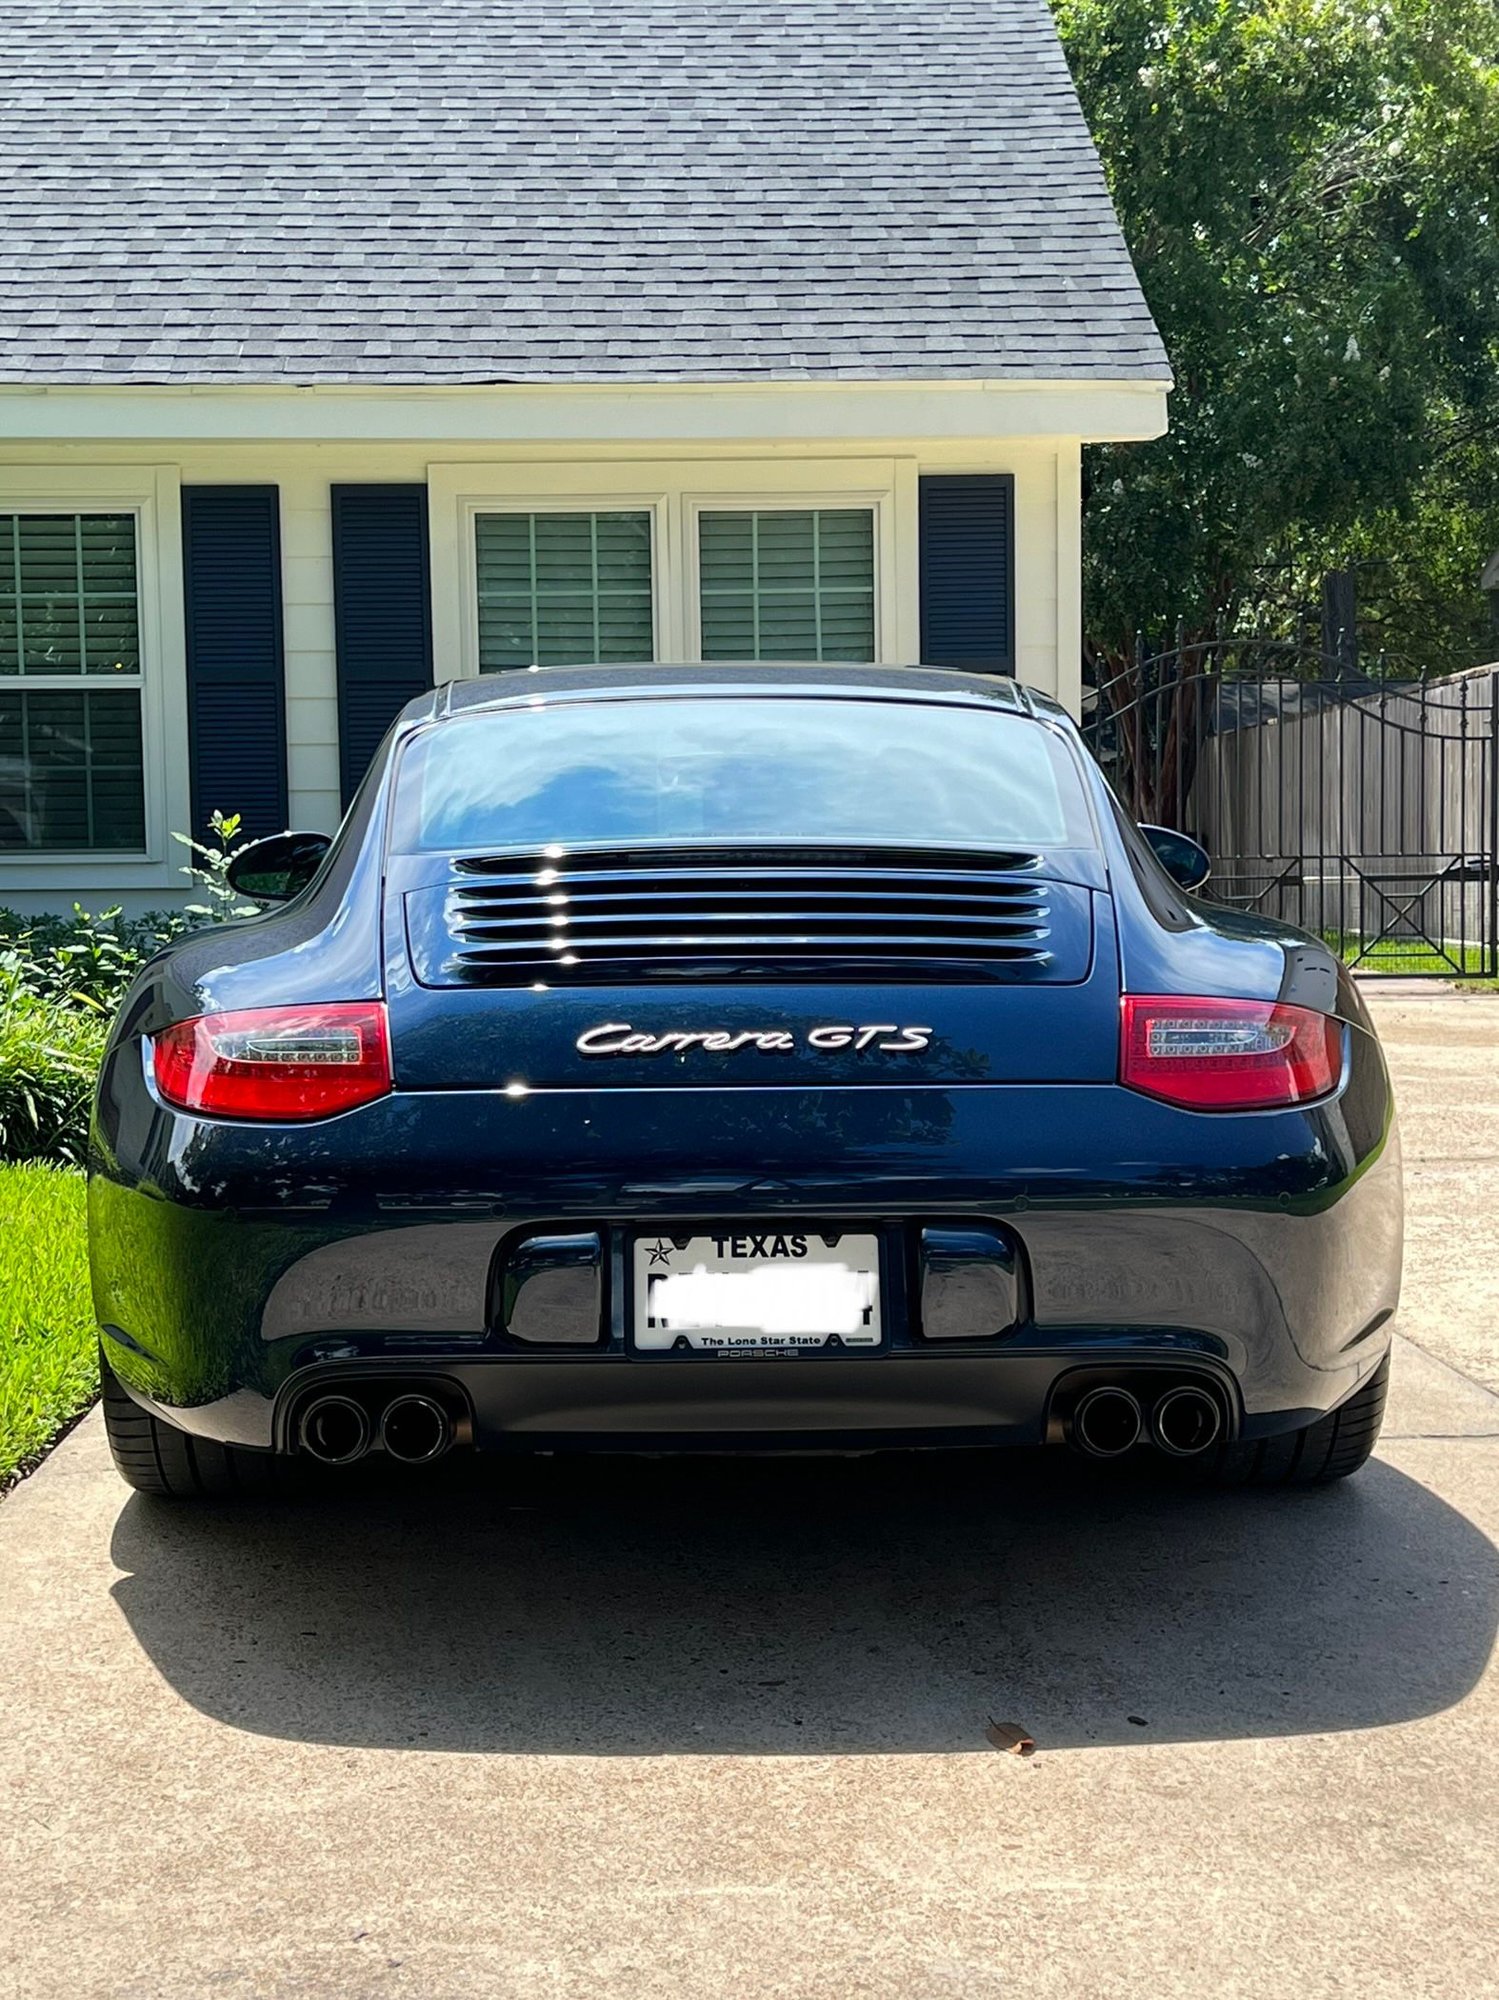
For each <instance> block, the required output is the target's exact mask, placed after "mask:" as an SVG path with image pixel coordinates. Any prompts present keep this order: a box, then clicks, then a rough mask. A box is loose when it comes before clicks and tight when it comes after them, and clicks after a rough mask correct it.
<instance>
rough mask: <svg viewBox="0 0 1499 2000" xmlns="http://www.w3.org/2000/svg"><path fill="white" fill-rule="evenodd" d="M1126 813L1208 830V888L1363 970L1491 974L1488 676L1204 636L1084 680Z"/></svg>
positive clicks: (1496, 800) (1493, 890) (1496, 963)
mask: <svg viewBox="0 0 1499 2000" xmlns="http://www.w3.org/2000/svg"><path fill="white" fill-rule="evenodd" d="M1084 730H1085V733H1086V735H1087V737H1088V740H1089V742H1090V745H1091V747H1092V749H1093V751H1094V754H1095V755H1096V756H1097V757H1098V759H1099V761H1100V763H1101V764H1102V765H1103V767H1104V769H1105V771H1106V772H1107V773H1108V775H1109V777H1110V779H1111V780H1112V782H1113V784H1114V786H1115V789H1116V790H1117V792H1118V793H1119V796H1120V798H1121V800H1122V801H1123V802H1124V804H1125V806H1126V807H1127V808H1128V809H1129V810H1130V811H1131V812H1132V813H1134V815H1135V817H1136V818H1138V819H1141V820H1146V821H1154V822H1155V823H1156V824H1159V825H1164V826H1173V827H1177V828H1179V829H1180V830H1181V831H1182V832H1184V833H1189V834H1191V835H1192V836H1193V837H1194V838H1195V839H1197V840H1200V841H1201V842H1202V844H1203V846H1204V847H1206V848H1207V850H1208V852H1209V853H1210V854H1211V856H1212V858H1213V871H1214V873H1213V882H1212V884H1210V886H1209V889H1208V892H1207V893H1208V894H1209V895H1211V896H1214V897H1216V898H1217V899H1218V900H1219V901H1221V902H1225V903H1230V904H1234V905H1236V906H1237V907H1239V908H1240V909H1244V910H1251V911H1259V912H1262V913H1263V914H1265V915H1267V916H1273V917H1281V918H1285V919H1286V920H1288V921H1289V922H1292V923H1295V924H1298V925H1300V926H1301V927H1302V928H1303V929H1304V930H1309V931H1313V932H1316V933H1319V934H1320V935H1321V936H1322V937H1324V938H1326V939H1327V940H1328V941H1329V943H1331V944H1333V945H1334V947H1335V948H1336V949H1337V950H1338V951H1340V952H1341V953H1342V955H1343V956H1344V957H1345V958H1346V959H1347V960H1348V962H1349V963H1350V965H1352V966H1354V967H1355V968H1357V969H1358V970H1360V971H1365V972H1401V973H1409V974H1415V975H1418V976H1421V975H1428V976H1433V977H1451V976H1452V975H1453V974H1481V975H1495V974H1499V873H1496V850H1499V788H1496V783H1495V779H1496V771H1495V760H1496V751H1499V668H1496V667H1483V668H1475V669H1474V670H1472V671H1471V672H1469V673H1465V674H1456V675H1450V676H1446V677H1444V678H1441V679H1394V678H1384V677H1381V676H1363V675H1360V674H1358V673H1357V672H1350V671H1349V670H1348V664H1347V660H1346V656H1342V657H1340V656H1339V655H1338V654H1326V653H1321V652H1310V651H1308V650H1307V649H1306V648H1304V647H1300V646H1295V645H1289V644H1287V645H1281V644H1278V643H1276V642H1273V641H1265V640H1260V639H1247V640H1246V639H1240V640H1230V639H1223V638H1215V639H1211V640H1204V641H1202V642H1200V643H1196V644H1182V645H1178V646H1175V647H1173V648H1172V649H1171V650H1170V651H1168V652H1164V653H1159V654H1155V655H1147V654H1146V653H1145V652H1144V650H1143V648H1142V649H1138V650H1137V653H1136V657H1135V659H1134V661H1133V662H1132V663H1131V664H1130V665H1129V666H1128V667H1126V668H1125V669H1124V670H1123V671H1121V672H1119V673H1117V674H1115V675H1114V676H1113V677H1112V678H1110V679H1107V680H1105V681H1104V682H1103V683H1102V684H1101V685H1100V686H1099V687H1098V688H1097V689H1096V690H1093V691H1091V693H1090V696H1089V700H1088V704H1087V706H1086V708H1085V715H1084Z"/></svg>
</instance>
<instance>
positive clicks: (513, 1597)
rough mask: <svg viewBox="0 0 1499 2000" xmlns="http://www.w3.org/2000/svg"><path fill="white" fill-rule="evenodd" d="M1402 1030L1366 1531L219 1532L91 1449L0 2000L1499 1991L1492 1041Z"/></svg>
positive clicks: (821, 1486)
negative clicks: (1407, 1218) (1023, 1742)
mask: <svg viewBox="0 0 1499 2000" xmlns="http://www.w3.org/2000/svg"><path fill="white" fill-rule="evenodd" d="M1379 1005H1380V1010H1381V1015H1382V1021H1383V1025H1384V1027H1385V1030H1386V1033H1387V1037H1388V1041H1389V1046H1390V1050H1391V1054H1392V1057H1393V1059H1394V1062H1395V1066H1396V1069H1397V1074H1398V1076H1399V1079H1400V1082H1401V1084H1402V1087H1403V1088H1402V1115H1403V1121H1404V1126H1405V1133H1406V1142H1407V1159H1408V1165H1409V1169H1410V1192H1411V1197H1412V1207H1413V1215H1412V1255H1411V1273H1412V1282H1411V1291H1410V1299H1409V1304H1408V1307H1407V1309H1406V1311H1405V1313H1404V1316H1403V1324H1404V1329H1405V1332H1406V1334H1407V1335H1408V1336H1410V1338H1408V1339H1406V1340H1405V1341H1403V1342H1402V1346H1401V1352H1400V1355H1399V1357H1398V1362H1397V1374H1396V1379H1395V1390H1394V1394H1393V1397H1392V1404H1391V1412H1390V1419H1389V1422H1388V1425H1387V1429H1386V1434H1385V1442H1384V1444H1383V1445H1382V1447H1381V1450H1380V1453H1379V1457H1378V1459H1377V1460H1376V1462H1375V1463H1374V1464H1373V1465H1371V1466H1370V1467H1369V1468H1368V1469H1367V1470H1366V1471H1365V1472H1364V1473H1363V1474H1361V1475H1360V1476H1359V1477H1358V1478H1357V1479H1355V1480H1353V1481H1352V1482H1351V1483H1349V1484H1347V1485H1345V1486H1343V1487H1340V1488H1334V1489H1331V1490H1329V1491H1325V1492H1318V1493H1310V1494H1260V1495H1244V1496H1222V1497H1207V1498H1200V1497H1198V1498H1194V1497H1190V1496H1185V1495H1176V1494H1170V1493H1165V1492H1162V1491H1160V1490H1159V1489H1156V1488H1153V1487H1151V1486H1148V1485H1144V1484H1140V1485H1121V1484H1120V1483H1119V1482H1117V1481H1112V1480H1101V1479H1098V1478H1095V1477H1091V1476H1089V1475H1088V1474H1087V1472H1086V1471H1085V1470H1084V1469H1083V1468H1081V1467H1078V1466H1076V1465H1074V1464H1072V1463H1070V1462H1065V1463H1061V1464H1052V1463H1049V1462H1048V1463H1045V1464H1042V1463H1037V1462H1032V1461H1030V1460H1019V1459H1017V1460H1015V1461H1014V1462H1013V1463H1010V1462H1006V1463H1005V1464H1004V1465H1003V1466H1002V1467H1001V1468H1000V1472H999V1474H998V1476H996V1475H995V1474H994V1470H993V1467H992V1465H988V1464H986V1465H984V1466H983V1467H974V1466H970V1465H967V1464H965V1463H954V1462H952V1461H949V1460H945V1459H937V1460H925V1461H921V1462H919V1463H915V1464H909V1465H905V1466H898V1467H895V1468H892V1467H891V1466H889V1465H887V1464H884V1463H878V1464H875V1463H869V1462H853V1463H834V1464H832V1465H827V1466H793V1467H790V1468H788V1467H786V1466H785V1465H780V1466H777V1465H764V1466H755V1465H750V1466H744V1467H737V1468H736V1467H730V1468H727V1469H725V1468H722V1467H717V1468H715V1467H703V1466H690V1465H688V1466H669V1465H668V1466H650V1465H645V1466H636V1467H629V1466H627V1467H625V1468H624V1469H623V1470H621V1469H619V1468H613V1469H609V1470H607V1471H605V1470H601V1469H597V1468H595V1469H590V1468H588V1467H586V1466H584V1467H571V1468H569V1467H566V1466H564V1467H562V1468H560V1469H547V1468H545V1467H543V1468H538V1469H536V1470H535V1471H533V1472H531V1473H529V1474H527V1475H526V1476H525V1477H524V1478H523V1479H520V1478H516V1477H514V1476H511V1477H510V1478H508V1479H500V1478H498V1477H494V1476H490V1477H487V1478H479V1477H475V1476H472V1475H471V1474H466V1473H463V1472H461V1471H456V1470H455V1472H454V1474H453V1475H451V1476H448V1477H446V1478H445V1479H444V1480H443V1481H442V1483H441V1484H438V1485H432V1486H427V1485H418V1484H408V1485H405V1486H400V1487H394V1488H392V1487H388V1486H379V1485H374V1484H370V1485H365V1486H361V1487H358V1488H355V1487H347V1488H345V1489H343V1490H342V1491H341V1492H340V1494H339V1495H338V1496H337V1497H335V1498H333V1499H330V1500H324V1501H320V1502H317V1503H313V1502H310V1501H304V1502H298V1503H295V1504H292V1505H288V1506H284V1507H281V1508H279V1509H276V1510H271V1509H263V1510H250V1511H238V1512H231V1511H229V1510H217V1509H215V1510H207V1511H191V1510H174V1509H172V1508H170V1507H166V1506H162V1505H159V1504H157V1503H153V1502H151V1501H147V1500H144V1499H141V1498H139V1497H130V1496H128V1495H127V1493H126V1491H125V1489H124V1488H123V1487H122V1486H120V1485H119V1484H118V1483H117V1482H116V1480H115V1478H114V1476H113V1473H112V1471H111V1470H110V1468H109V1465H108V1458H107V1453H106V1450H105V1446H104V1440H103V1437H102V1434H101V1432H100V1429H99V1425H98V1420H97V1417H93V1418H90V1419H89V1420H88V1422H87V1423H85V1424H84V1425H83V1426H82V1427H81V1428H80V1429H79V1430H78V1431H77V1432H76V1433H75V1434H74V1435H73V1436H72V1437H71V1438H70V1439H69V1440H68V1441H67V1442H66V1444H65V1445H63V1447H62V1448H61V1449H60V1450H59V1451H58V1452H57V1453H56V1454H55V1455H54V1457H53V1458H52V1459H51V1460H50V1461H49V1462H48V1464H47V1465H46V1466H45V1467H44V1468H43V1469H42V1471H41V1472H40V1473H39V1474H38V1475H37V1476H36V1477H35V1478H33V1479H32V1480H30V1481H28V1482H27V1483H26V1484H25V1485H24V1486H23V1487H22V1488H21V1489H20V1490H19V1491H18V1492H17V1493H16V1494H15V1495H14V1496H13V1497H12V1498H11V1499H9V1500H7V1501H6V1503H5V1504H4V1506H3V1508H0V1692H3V1704H4V1705H3V1710H0V1714H3V1718H4V1727H3V1738H0V1784H3V1786H4V1787H5V1801H4V1818H3V1822H0V1851H3V1854H4V1863H3V1867H0V1993H4V1994H6V1995H10V1994H15V1995H25V1996H27V2000H31V1996H34V1995H38V1994H45V1995H50V1994H53V1993H58V1994H63V1993H66V1994H68V1995H76V1996H85V1995H110V1996H118V1997H119V2000H123V1996H137V1995H139V1996H143V2000H144V1996H152V2000H156V1997H157V1996H176V1995H197V1994H203V1995H214V1996H230V2000H239V1996H244V2000H267V1996H283V1995H285V1996H292V1995H308V1994H316V1995H325V1994H326V1995H339V1996H365V1995H369V1996H377V1995H378V1996H386V1995H389V1996H405V1995H421V1996H434V2000H447V1996H467V1995H486V1996H491V1995H512V1994H513V1995H519V1996H526V2000H531V1996H554V1995H555V1996H559V2000H560V1996H564V1995H565V1996H569V2000H571V1996H576V1995H579V1994H594V1993H596V1994H607V1995H611V1996H613V1995H620V1996H630V2000H635V1996H655V1995H670V1996H689V1995H690V1996H694V1997H696V1996H704V2000H707V1997H708V1996H712V2000H719V1996H733V2000H739V1997H740V1996H760V1995H787V1996H802V1995H807V1996H812V1995H816V1996H828V2000H835V1997H836V2000H851V1997H852V1996H864V1995H878V1996H896V1995H900V1996H909V1995H926V1994H943V1995H946V1994H954V1995H963V1994H982V1995H991V1994H1020V1995H1031V1994H1039V1995H1047V1994H1058V1995H1067V1996H1069V2000H1071V1996H1077V1995H1089V1996H1093V1995H1116V1994H1130V1995H1133V1994H1140V1995H1151V1996H1155V1995H1160V1994H1174V1993H1181V1994H1191V1995H1213V1996H1221V1995H1246V1996H1248V1995H1253V1996H1256V2000H1258V1996H1268V1995H1272V1994H1275V1995H1279V1994H1282V1993H1286V1992H1295V1993H1296V1994H1298V1995H1324V1994H1325V1995H1334V1994H1336V1995H1342V1994H1349V1995H1352V1994H1355V1993H1356V1994H1359V1995H1364V1996H1367V1995H1390V1996H1400V2000H1410V1996H1413V1995H1427V1994H1430V1995H1442V1996H1464V2000H1466V1996H1470V1995H1481V1994H1491V1993H1499V1953H1496V1939H1499V1860H1496V1856H1499V1672H1496V1670H1495V1668H1494V1666H1493V1664H1492V1654H1493V1648H1494V1639H1495V1626H1496V1618H1499V1549H1496V1546H1495V1542H1496V1539H1499V1397H1496V1395H1495V1394H1494V1393H1493V1392H1494V1390H1495V1389H1499V1335H1496V1326H1499V1310H1496V1309H1499V1295H1496V1279H1495V1270H1494V1266H1495V1262H1496V1250H1499V1223H1496V1220H1495V1218H1496V1216H1499V1000H1492V999H1488V998H1482V999H1477V998H1466V999H1459V998H1455V997H1452V996H1447V995H1443V996H1440V997H1432V996H1421V997H1414V998H1412V997H1406V996H1405V995H1401V994H1393V995H1391V996H1389V997H1387V998H1383V999H1381V1001H1380V1003H1379ZM1414 1342H1419V1343H1420V1345H1419V1346H1418V1345H1415V1344H1413V1343H1414ZM991 1717H992V1718H994V1719H996V1720H998V1721H1000V1722H1005V1723H1015V1724H1018V1725H1020V1726H1021V1727H1023V1728H1025V1729H1027V1730H1029V1731H1030V1732H1031V1733H1032V1734H1033V1735H1034V1737H1035V1739H1036V1741H1037V1745H1038V1749H1037V1753H1036V1755H1035V1756H1033V1757H1031V1758H1028V1759H1021V1758H1019V1757H1016V1756H1013V1755H1008V1754H1003V1753H1001V1752H999V1751H997V1750H995V1749H993V1748H991V1747H990V1745H989V1744H988V1742H986V1740H985V1726H986V1724H987V1722H988V1721H989V1719H990V1718H991Z"/></svg>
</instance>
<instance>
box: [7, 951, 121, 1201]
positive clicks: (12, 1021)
mask: <svg viewBox="0 0 1499 2000" xmlns="http://www.w3.org/2000/svg"><path fill="white" fill-rule="evenodd" d="M108 1029H109V1014H108V1010H107V1009H105V1008H102V1007H100V1006H98V1005H94V1004H89V1003H86V1002H75V1003H73V1004H68V1003H65V1002H58V1001H55V1000H45V999H40V998H38V997H37V996H36V995H35V994H34V993H32V992H30V991H28V989H27V987H26V986H25V985H24V984H23V983H22V982H21V980H20V979H19V978H18V977H17V976H16V974H15V972H14V970H13V969H11V968H5V969H0V1161H15V1160H41V1161H52V1162H54V1163H59V1162H60V1163H64V1164H69V1165H73V1164H77V1163H79V1162H81V1161H82V1159H83V1157H84V1152H85V1149H86V1147H87V1142H88V1115H89V1100H90V1098H91V1096H92V1095H93V1088H94V1078H95V1076H96V1075H97V1074H98V1070H99V1060H100V1058H101V1056H102V1055H103V1053H104V1041H105V1036H106V1034H107V1033H108Z"/></svg>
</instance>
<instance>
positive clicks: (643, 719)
mask: <svg viewBox="0 0 1499 2000" xmlns="http://www.w3.org/2000/svg"><path fill="white" fill-rule="evenodd" d="M1092 838H1093V836H1092V834H1091V832H1090V830H1089V825H1088V815H1087V808H1086V805H1085V803H1084V799H1083V794H1082V789H1081V786H1080V784H1079V782H1078V776H1077V772H1076V771H1075V770H1074V768H1073V767H1072V764H1071V762H1070V761H1069V758H1068V755H1067V752H1066V750H1065V749H1064V748H1063V747H1062V746H1061V745H1060V744H1059V743H1058V742H1057V740H1056V739H1055V738H1054V737H1053V736H1052V734H1051V732H1050V731H1049V730H1047V729H1045V728H1043V727H1042V726H1041V724H1040V723H1038V722H1033V721H1031V720H1029V719H1028V718H1026V717H1023V716H1017V715H996V714H990V713H987V712H985V711H983V710H975V709H973V708H971V707H966V706H951V707H949V706H946V705H944V704H940V703H936V702H916V701H875V700H860V701H854V700H847V699H844V698H842V697H839V696H818V697H803V696H791V695H775V696H739V695H714V694H708V695H697V696H687V695H677V696H671V697H666V698H662V699H654V700H653V699H645V698H641V697H638V696H633V697H627V698H625V699H615V700H608V701H572V702H558V703H554V704H549V705H547V706H545V707H542V708H534V709H533V708H527V707H516V708H504V709H499V710H488V711H485V712H483V713H480V714H477V715H465V716H460V717H458V718H456V719H454V720H453V721H451V722H449V723H445V724H444V725H443V726H442V727H441V728H438V729H434V730H429V731H427V732H426V733H425V734H423V735H421V736H418V737H417V738H416V740H415V741H414V742H413V743H411V744H410V745H409V746H408V748H407V749H406V751H405V752H404V753H403V756H402V759H401V764H400V768H399V773H398V776H397V780H396V824H395V831H394V835H393V843H394V845H395V847H396V850H397V851H398V852H403V853H411V852H415V851H420V850H424V849H439V850H442V849H467V850H470V851H472V852H475V853H493V852H495V851H498V850H502V849H506V848H510V849H515V850H519V851H521V852H535V851H537V850H539V849H541V848H543V847H546V846H558V847H562V848H579V847H581V848H587V847H592V846H609V845H625V846H628V845H633V844H648V843H655V842H660V843H665V844H682V843H686V844H688V845H691V844H693V843H695V842H702V841H724V842H729V843H732V844H736V845H737V844H742V843H744V842H746V841H778V840H786V841H793V842H796V841H800V842H803V843H806V842H809V841H826V842H832V843H847V844H852V845H861V846H862V845H865V844H876V845H878V844H894V845H897V846H906V847H944V846H946V847H954V846H956V847H999V848H1013V847H1016V846H1021V847H1053V846H1061V845H1066V846H1073V845H1079V844H1085V845H1091V844H1092Z"/></svg>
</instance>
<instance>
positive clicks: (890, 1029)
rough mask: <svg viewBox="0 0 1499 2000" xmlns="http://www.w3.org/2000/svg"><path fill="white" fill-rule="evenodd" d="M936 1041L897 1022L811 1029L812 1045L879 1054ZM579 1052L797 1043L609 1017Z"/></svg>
mask: <svg viewBox="0 0 1499 2000" xmlns="http://www.w3.org/2000/svg"><path fill="white" fill-rule="evenodd" d="M931 1039H932V1031H931V1029H930V1028H902V1027H897V1026H896V1025H895V1023H894V1022H892V1021H876V1022H873V1023H869V1024H866V1025H864V1026H861V1027H853V1026H850V1025H849V1024H847V1023H846V1022H829V1023H828V1024H827V1025H825V1026H822V1027H816V1028H809V1029H808V1030H807V1033H806V1046H807V1047H808V1048H809V1049H818V1050H822V1051H827V1050H831V1049H874V1050H875V1051H876V1053H878V1054H880V1055H911V1054H914V1052H915V1051H916V1050H917V1049H924V1048H926V1047H927V1046H928V1044H929V1043H930V1041H931ZM574 1046H575V1048H576V1049H577V1051H578V1054H579V1055H580V1056H664V1055H675V1054H677V1053H679V1052H680V1051H682V1050H685V1049H707V1050H709V1051H710V1052H711V1053H713V1054H714V1055H726V1054H728V1053H730V1052H731V1051H733V1050H735V1049H758V1050H761V1051H763V1052H764V1053H765V1054H767V1055H775V1054H779V1053H783V1052H789V1051H791V1050H794V1049H795V1048H796V1047H797V1038H796V1035H795V1034H794V1032H793V1031H792V1030H791V1029H790V1028H740V1029H737V1030H735V1029H728V1028H669V1029H667V1030H666V1031H665V1032H664V1033H662V1034H659V1035H653V1034H651V1033H649V1032H648V1031H646V1030H642V1029H638V1028H633V1027H631V1025H630V1023H629V1022H628V1021H605V1022H603V1023H601V1024H600V1026H598V1027H597V1028H585V1029H584V1031H583V1033H582V1034H581V1035H579V1037H578V1039H577V1041H576V1043H575V1044H574Z"/></svg>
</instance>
